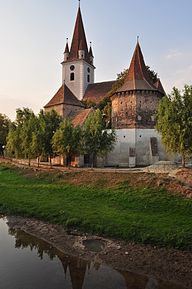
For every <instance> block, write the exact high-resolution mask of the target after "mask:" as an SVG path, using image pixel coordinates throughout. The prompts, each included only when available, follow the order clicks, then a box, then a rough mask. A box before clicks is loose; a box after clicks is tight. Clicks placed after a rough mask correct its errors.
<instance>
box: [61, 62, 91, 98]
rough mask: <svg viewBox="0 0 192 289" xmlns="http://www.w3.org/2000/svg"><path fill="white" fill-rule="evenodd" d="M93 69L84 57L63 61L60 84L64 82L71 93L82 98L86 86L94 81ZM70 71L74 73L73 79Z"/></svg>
mask: <svg viewBox="0 0 192 289" xmlns="http://www.w3.org/2000/svg"><path fill="white" fill-rule="evenodd" d="M71 68H72V69H71ZM94 70H95V67H94V66H93V65H91V64H89V63H87V62H86V61H85V60H84V59H79V60H74V61H67V62H63V63H62V84H63V83H64V82H65V84H66V85H67V86H68V88H69V89H70V90H71V91H72V92H73V94H74V95H75V96H76V97H77V98H78V99H79V100H82V98H83V96H84V94H85V91H86V88H87V86H88V85H89V84H92V83H94ZM71 73H74V80H71Z"/></svg>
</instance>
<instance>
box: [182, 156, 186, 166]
mask: <svg viewBox="0 0 192 289" xmlns="http://www.w3.org/2000/svg"><path fill="white" fill-rule="evenodd" d="M182 167H183V168H185V155H182Z"/></svg>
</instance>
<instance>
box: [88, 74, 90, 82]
mask: <svg viewBox="0 0 192 289" xmlns="http://www.w3.org/2000/svg"><path fill="white" fill-rule="evenodd" d="M87 82H90V75H89V74H88V75H87Z"/></svg>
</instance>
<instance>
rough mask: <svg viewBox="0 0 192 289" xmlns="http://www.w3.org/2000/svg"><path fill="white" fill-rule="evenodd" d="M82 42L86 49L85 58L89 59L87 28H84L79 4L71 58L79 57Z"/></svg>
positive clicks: (83, 47)
mask: <svg viewBox="0 0 192 289" xmlns="http://www.w3.org/2000/svg"><path fill="white" fill-rule="evenodd" d="M79 3H80V1H79ZM80 44H81V48H82V50H84V52H85V59H87V60H88V47H87V40H86V35H85V30H84V25H83V20H82V15H81V8H80V6H79V8H78V12H77V18H76V22H75V28H74V33H73V39H72V44H71V49H70V54H69V60H76V59H78V51H79V48H80Z"/></svg>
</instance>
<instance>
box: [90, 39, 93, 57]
mask: <svg viewBox="0 0 192 289" xmlns="http://www.w3.org/2000/svg"><path fill="white" fill-rule="evenodd" d="M91 44H92V42H91V41H90V47H89V57H93V51H92V47H91Z"/></svg>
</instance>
